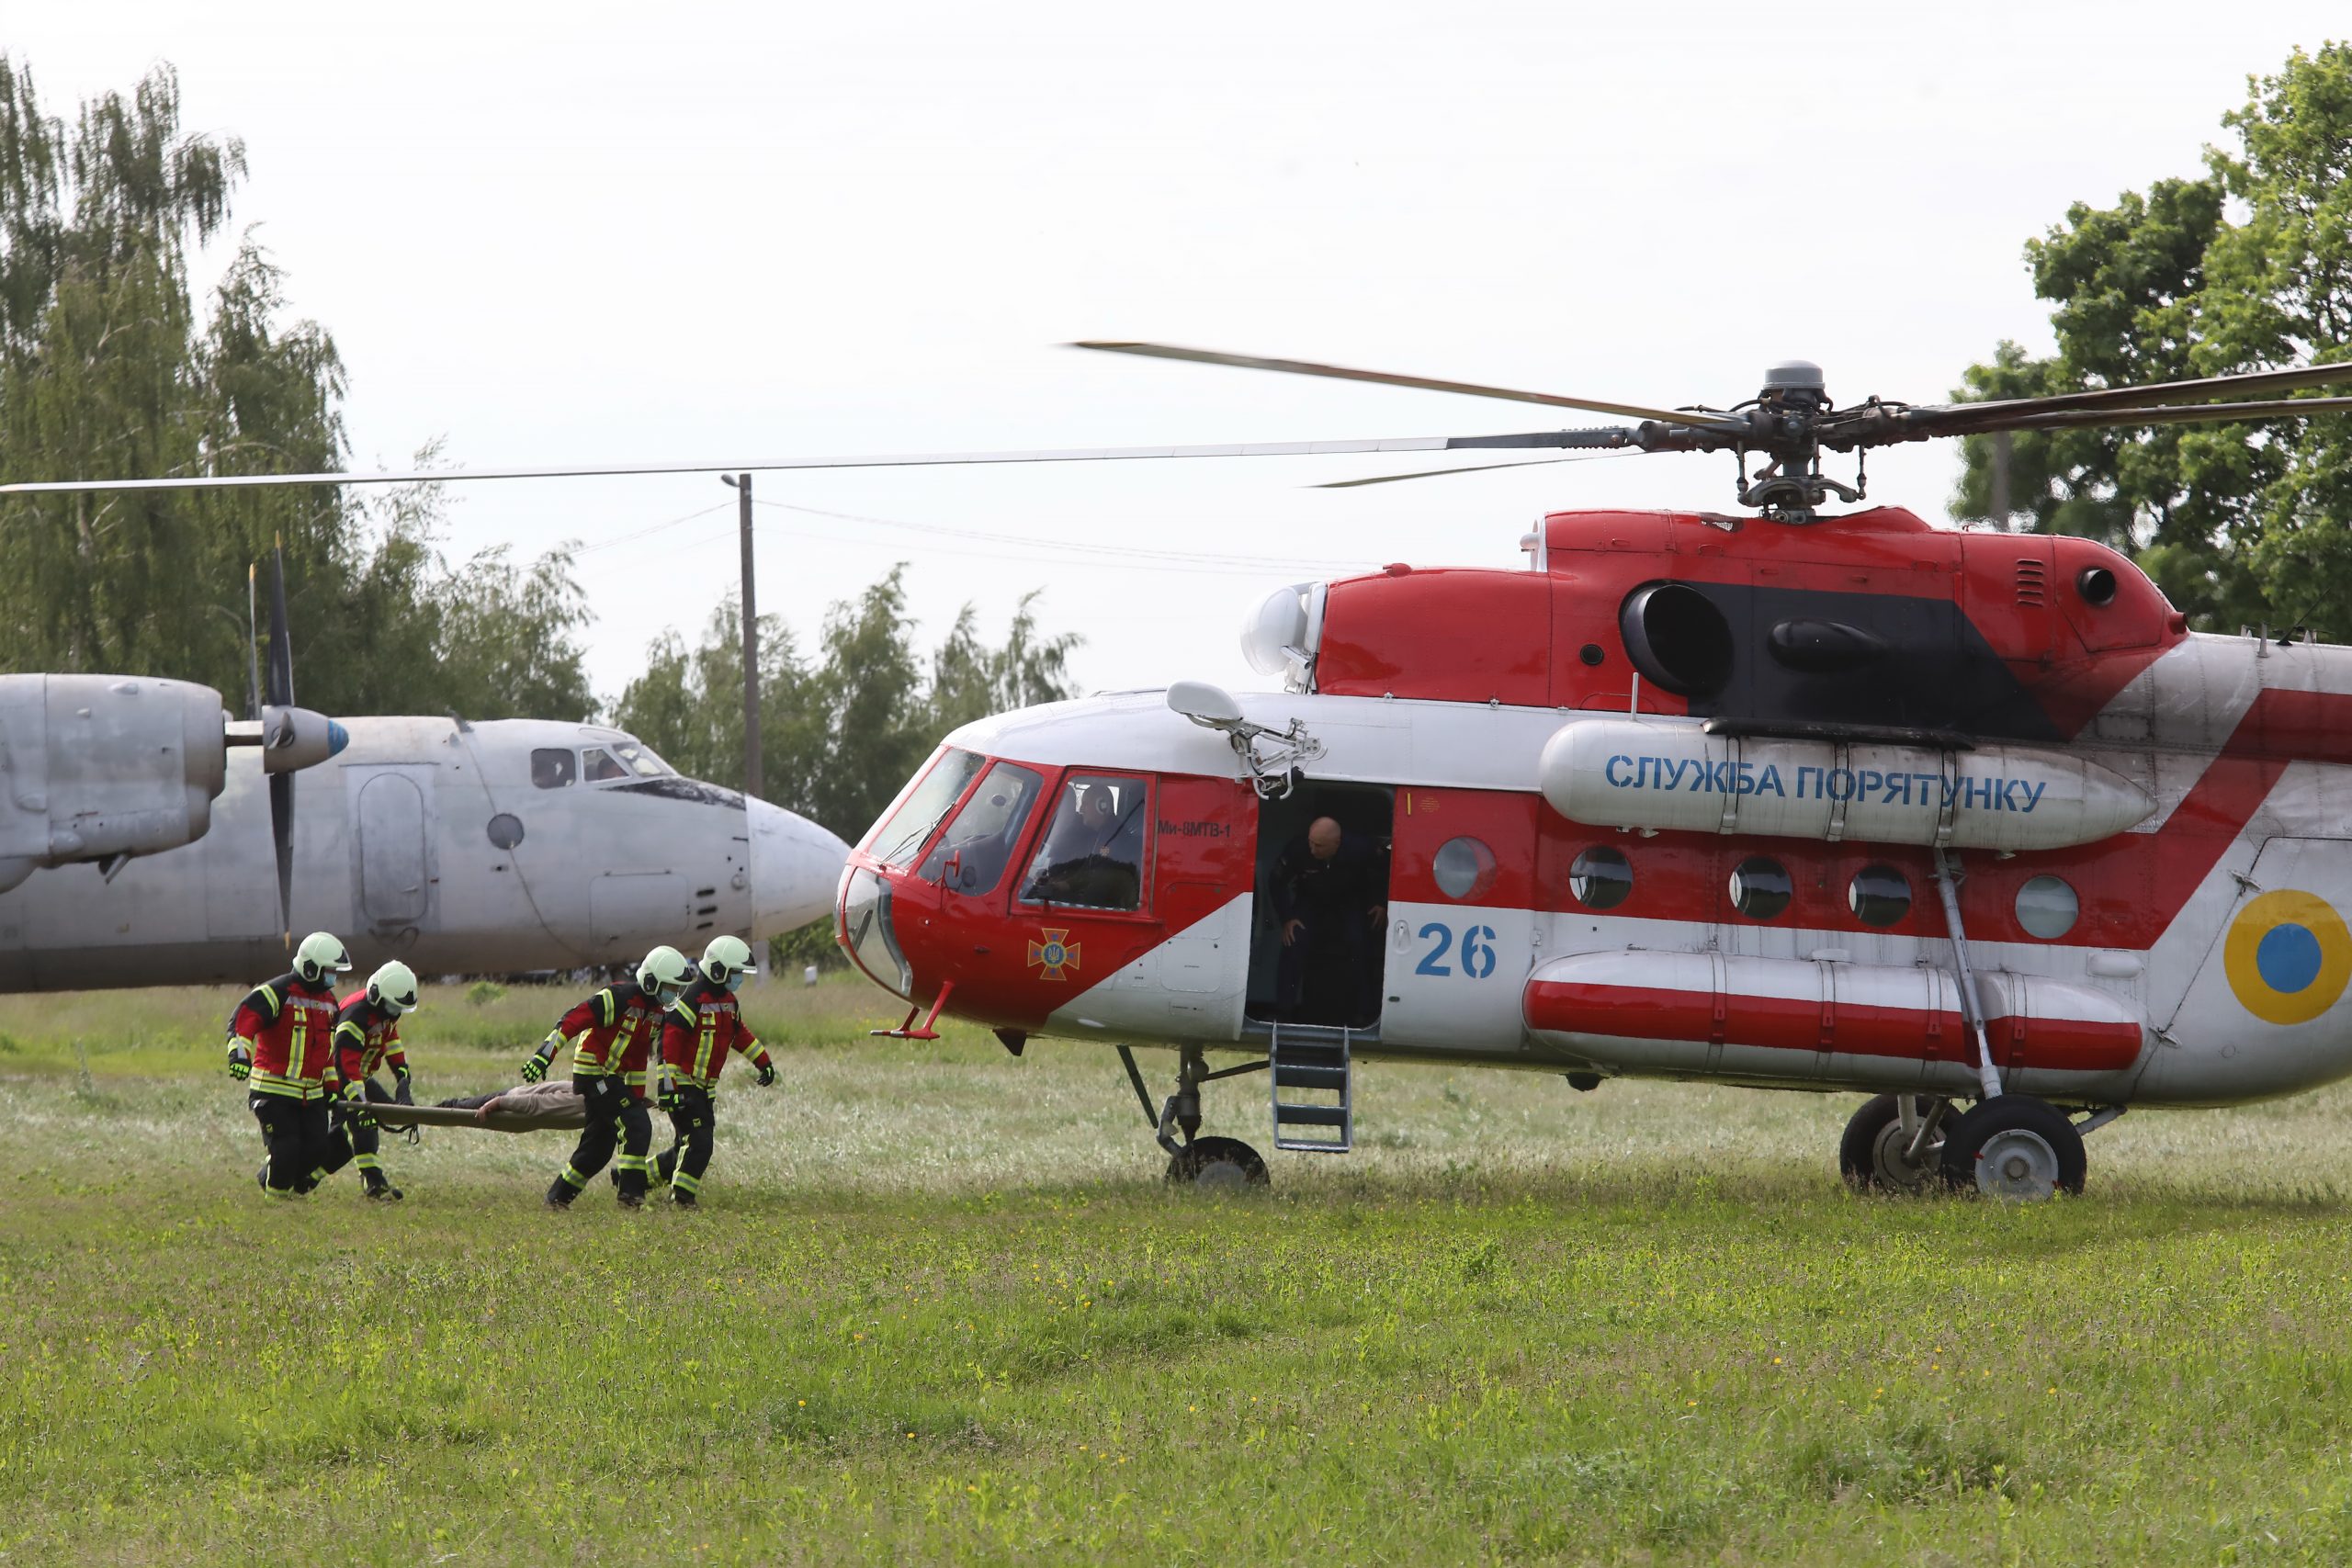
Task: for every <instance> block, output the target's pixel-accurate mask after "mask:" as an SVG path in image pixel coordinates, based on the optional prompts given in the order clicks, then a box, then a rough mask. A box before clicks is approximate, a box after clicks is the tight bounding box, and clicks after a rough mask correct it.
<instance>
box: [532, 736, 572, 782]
mask: <svg viewBox="0 0 2352 1568" xmlns="http://www.w3.org/2000/svg"><path fill="white" fill-rule="evenodd" d="M577 773H578V769H577V767H576V766H575V765H574V763H573V761H572V756H571V752H570V751H567V750H561V749H560V748H558V747H554V746H542V747H540V748H539V749H538V750H536V751H533V752H532V753H531V783H532V784H533V785H534V786H535V787H537V788H539V789H561V788H562V787H563V786H564V785H566V784H570V783H571V781H572V779H573V778H574V777H575V776H577Z"/></svg>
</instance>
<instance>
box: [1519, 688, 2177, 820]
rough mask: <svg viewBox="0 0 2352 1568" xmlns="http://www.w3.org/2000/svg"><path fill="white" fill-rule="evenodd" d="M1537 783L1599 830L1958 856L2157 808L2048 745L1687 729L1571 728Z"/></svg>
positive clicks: (1552, 746) (1648, 725)
mask: <svg viewBox="0 0 2352 1568" xmlns="http://www.w3.org/2000/svg"><path fill="white" fill-rule="evenodd" d="M1538 778H1539V782H1540V784H1541V787H1542V789H1543V792H1544V799H1545V800H1546V801H1548V802H1550V803H1551V806H1552V808H1553V809H1554V810H1555V811H1557V812H1558V813H1559V814H1560V815H1561V816H1563V817H1566V818H1568V819H1569V820H1570V821H1572V822H1582V823H1585V824H1587V825H1589V826H1591V827H1596V828H1625V829H1677V830H1681V831H1686V832H1702V833H1763V834H1769V835H1774V836H1778V837H1785V838H1797V839H1825V840H1862V841H1865V842H1871V843H1887V844H1917V845H1922V846H1925V845H1935V844H1941V845H1946V846H1949V847H1951V848H1953V849H1981V850H2052V849H2063V848H2065V847H2067V846H2069V845H2075V844H2089V843H2096V842H2098V840H2101V839H2105V838H2109V837H2111V836H2113V835H2114V834H2117V833H2120V832H2122V831H2123V830H2124V829H2127V828H2130V827H2131V826H2132V825H2133V824H2135V823H2137V822H2140V821H2142V820H2144V819H2145V818H2147V816H2148V815H2149V813H2151V812H2152V811H2154V809H2155V802H2154V800H2153V799H2152V798H2151V797H2150V796H2149V795H2148V793H2147V792H2146V791H2145V790H2143V789H2142V788H2140V786H2139V785H2137V784H2133V783H2131V781H2130V780H2129V779H2126V778H2124V777H2122V776H2121V775H2120V774H2119V773H2114V772H2112V771H2110V770H2109V769H2107V768H2105V767H2102V766H2100V765H2099V764H2098V763H2097V762H2093V761H2086V759H2084V758H2081V757H2077V756H2072V755H2069V754H2068V753H2066V752H2064V751H2056V750H2048V749H2045V748H2040V747H2030V746H1983V747H1978V748H1976V749H1974V750H1951V749H1940V748H1935V747H1927V746H1906V745H1898V744H1889V743H1884V742H1875V741H1869V742H1866V741H1836V740H1791V739H1773V738H1768V737H1758V736H1742V735H1734V734H1724V733H1709V732H1708V730H1707V729H1706V728H1704V727H1703V726H1702V725H1700V724H1697V723H1692V722H1690V721H1687V720H1655V719H1636V718H1600V717H1593V718H1573V719H1570V720H1569V721H1568V722H1567V723H1566V724H1564V725H1562V726H1561V727H1560V728H1559V729H1558V730H1557V731H1556V732H1555V734H1554V735H1553V737H1552V739H1550V740H1549V741H1547V742H1546V743H1545V745H1544V758H1543V763H1542V767H1541V770H1540V773H1539V774H1538Z"/></svg>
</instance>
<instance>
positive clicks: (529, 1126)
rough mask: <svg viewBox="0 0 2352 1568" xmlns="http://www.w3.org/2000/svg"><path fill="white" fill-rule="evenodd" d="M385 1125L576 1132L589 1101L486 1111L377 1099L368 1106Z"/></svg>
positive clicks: (584, 1118)
mask: <svg viewBox="0 0 2352 1568" xmlns="http://www.w3.org/2000/svg"><path fill="white" fill-rule="evenodd" d="M368 1113H369V1114H370V1115H372V1116H374V1117H375V1118H376V1122H377V1124H378V1125H379V1126H384V1127H395V1128H398V1127H485V1128H488V1129H489V1130H490V1131H492V1132H493V1133H538V1132H546V1131H549V1130H553V1129H559V1128H569V1129H571V1130H572V1131H574V1132H577V1131H578V1130H579V1129H581V1128H582V1127H585V1126H586V1125H588V1103H587V1101H585V1100H582V1099H580V1098H578V1097H577V1096H574V1097H573V1098H571V1100H557V1101H555V1102H553V1103H548V1102H546V1101H541V1102H540V1103H538V1104H537V1105H534V1106H532V1107H530V1109H528V1110H526V1111H504V1110H500V1111H491V1112H490V1113H489V1114H488V1115H483V1114H482V1113H481V1112H480V1111H467V1110H462V1109H460V1108H459V1107H458V1106H454V1105H391V1104H387V1103H385V1102H383V1101H380V1100H379V1101H377V1102H375V1103H372V1104H370V1105H369V1106H368Z"/></svg>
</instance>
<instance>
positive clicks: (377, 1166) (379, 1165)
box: [353, 1155, 384, 1170]
mask: <svg viewBox="0 0 2352 1568" xmlns="http://www.w3.org/2000/svg"><path fill="white" fill-rule="evenodd" d="M353 1163H354V1164H356V1165H357V1166H358V1167H359V1168H360V1169H362V1170H381V1169H383V1168H384V1161H383V1158H382V1156H379V1155H356V1156H353Z"/></svg>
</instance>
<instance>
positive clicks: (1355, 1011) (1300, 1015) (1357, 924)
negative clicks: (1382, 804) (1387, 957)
mask: <svg viewBox="0 0 2352 1568" xmlns="http://www.w3.org/2000/svg"><path fill="white" fill-rule="evenodd" d="M1272 883H1273V886H1272V896H1273V906H1274V919H1275V921H1276V922H1277V926H1276V940H1277V941H1279V940H1280V933H1281V932H1282V931H1287V930H1289V929H1290V922H1291V921H1293V920H1299V921H1303V922H1304V926H1303V929H1301V930H1300V931H1299V932H1298V934H1297V935H1296V936H1295V937H1293V938H1292V939H1291V941H1290V942H1289V943H1288V944H1287V945H1285V946H1283V948H1282V961H1281V964H1280V966H1279V968H1278V970H1277V972H1276V979H1275V985H1276V991H1275V1001H1276V1004H1277V1009H1278V1011H1279V1012H1280V1015H1281V1016H1282V1017H1283V1018H1284V1019H1286V1020H1295V1021H1300V1022H1310V1023H1331V1024H1341V1023H1343V1024H1349V1025H1361V1024H1364V1023H1368V1022H1370V1021H1372V1019H1374V1017H1376V1016H1378V1014H1379V1011H1380V1008H1379V998H1378V995H1377V993H1378V990H1379V987H1380V932H1379V931H1377V930H1376V929H1375V928H1374V926H1373V924H1372V911H1373V908H1374V906H1376V905H1380V904H1384V903H1385V902H1386V901H1387V897H1388V857H1387V855H1386V853H1385V852H1384V851H1382V849H1381V848H1380V846H1379V844H1377V843H1376V842H1374V840H1371V839H1368V838H1366V837H1364V836H1363V834H1361V833H1350V832H1344V831H1343V832H1341V833H1340V847H1339V850H1338V851H1337V852H1335V853H1334V854H1333V855H1332V856H1331V858H1330V859H1329V860H1317V858H1316V856H1315V852H1314V850H1313V849H1311V848H1309V847H1308V844H1307V840H1306V834H1304V833H1301V834H1299V835H1298V836H1297V837H1296V838H1295V839H1293V840H1291V841H1290V842H1289V843H1287V844H1285V845H1283V852H1282V854H1281V855H1280V856H1279V857H1278V858H1277V859H1276V860H1275V862H1274V870H1273V878H1272Z"/></svg>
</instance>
